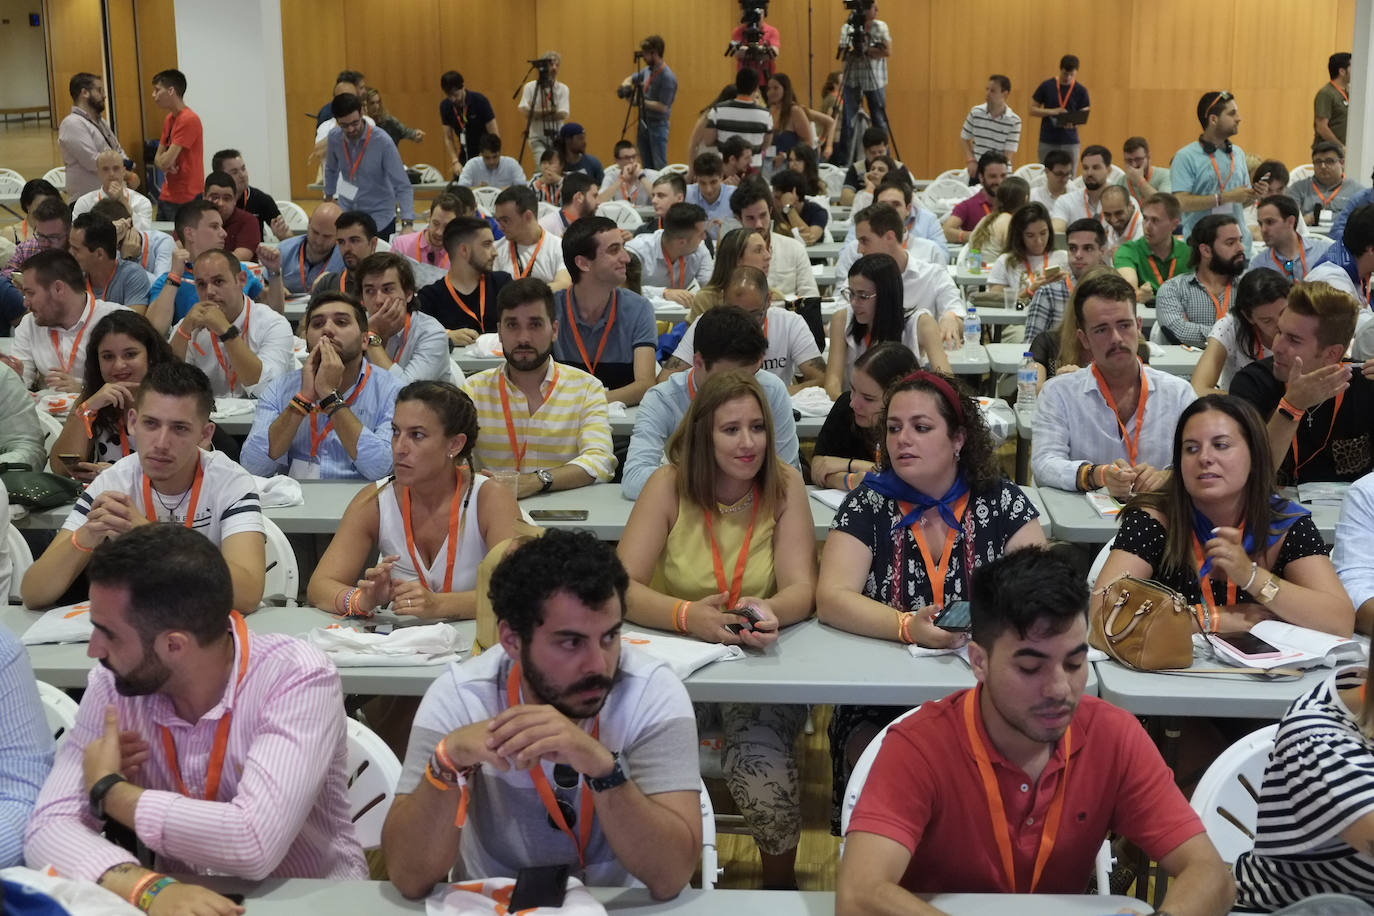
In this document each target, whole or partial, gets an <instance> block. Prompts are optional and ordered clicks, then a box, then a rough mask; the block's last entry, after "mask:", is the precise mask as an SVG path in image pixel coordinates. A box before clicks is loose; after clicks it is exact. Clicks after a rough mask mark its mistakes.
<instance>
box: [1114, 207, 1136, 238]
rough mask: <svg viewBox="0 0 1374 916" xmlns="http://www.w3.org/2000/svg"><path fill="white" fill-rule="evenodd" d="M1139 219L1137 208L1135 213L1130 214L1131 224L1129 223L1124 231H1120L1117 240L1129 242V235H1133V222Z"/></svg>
mask: <svg viewBox="0 0 1374 916" xmlns="http://www.w3.org/2000/svg"><path fill="white" fill-rule="evenodd" d="M1139 220H1140V211H1139V210H1137V211H1135V213H1133V214H1131V224H1130V225H1129V226H1127V227H1126V231H1125V232H1123V233H1121V238H1120V239H1119V240H1118V241H1122V242H1129V241H1130V240H1131V236H1133V235H1135V224H1136V223H1137V222H1138V221H1139Z"/></svg>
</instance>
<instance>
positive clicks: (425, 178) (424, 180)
mask: <svg viewBox="0 0 1374 916" xmlns="http://www.w3.org/2000/svg"><path fill="white" fill-rule="evenodd" d="M408 168H412V169H414V170H415V171H417V172H419V173H420V183H421V184H443V183H444V176H443V175H442V174H441V173H440V172H439V170H438V169H436V168H435V167H434V166H432V165H430V164H429V163H428V162H417V163H415V164H414V165H412V166H408Z"/></svg>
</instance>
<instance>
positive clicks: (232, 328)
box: [219, 324, 241, 343]
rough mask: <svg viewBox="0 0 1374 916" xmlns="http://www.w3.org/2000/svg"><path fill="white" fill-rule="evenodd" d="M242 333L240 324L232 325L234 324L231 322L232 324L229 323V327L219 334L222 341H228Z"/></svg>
mask: <svg viewBox="0 0 1374 916" xmlns="http://www.w3.org/2000/svg"><path fill="white" fill-rule="evenodd" d="M240 333H241V332H240V331H239V329H238V326H237V325H232V324H231V325H229V328H228V329H227V330H226V331H225V332H224V333H223V334H221V335H219V339H220V342H221V343H228V342H229V341H231V340H233V339H234V338H235V337H238V336H239V334H240Z"/></svg>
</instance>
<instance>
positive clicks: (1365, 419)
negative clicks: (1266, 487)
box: [1231, 356, 1374, 486]
mask: <svg viewBox="0 0 1374 916" xmlns="http://www.w3.org/2000/svg"><path fill="white" fill-rule="evenodd" d="M1285 388H1286V386H1285V385H1284V383H1283V382H1280V381H1279V380H1278V379H1276V378H1274V357H1272V356H1267V357H1265V358H1264V359H1262V360H1259V361H1257V362H1253V363H1251V364H1250V365H1248V366H1246V367H1245V368H1244V369H1242V370H1240V371H1239V372H1237V373H1236V375H1235V377H1234V378H1233V379H1231V394H1233V395H1235V396H1236V397H1238V398H1244V399H1245V400H1247V401H1249V402H1250V403H1251V404H1253V405H1255V408H1256V409H1257V410H1258V411H1259V412H1260V416H1262V417H1264V419H1265V421H1266V422H1267V421H1268V419H1269V417H1270V416H1271V415H1272V414H1273V413H1274V409H1275V408H1276V407H1278V406H1279V399H1280V398H1282V397H1283V393H1284V390H1285ZM1339 400H1340V410H1339V411H1336V401H1337V398H1330V399H1329V400H1327V401H1325V402H1323V403H1321V404H1318V405H1317V406H1316V407H1314V408H1313V409H1311V410H1309V411H1308V412H1307V414H1306V415H1305V416H1304V417H1303V418H1302V419H1301V420H1299V421H1298V431H1297V433H1296V434H1295V436H1294V438H1295V439H1296V440H1297V445H1298V458H1299V460H1300V461H1301V462H1302V464H1301V467H1300V468H1298V470H1297V471H1296V472H1295V471H1294V459H1293V450H1292V449H1291V448H1290V449H1289V451H1288V455H1287V456H1285V457H1284V459H1283V464H1282V465H1281V466H1280V467H1279V485H1280V486H1291V485H1293V484H1297V483H1304V482H1308V481H1314V480H1340V481H1347V482H1352V481H1355V480H1358V479H1359V478H1360V477H1362V476H1364V475H1365V474H1367V473H1368V472H1369V471H1370V470H1374V448H1371V441H1374V436H1372V435H1371V434H1372V433H1374V382H1371V381H1370V380H1369V379H1367V378H1365V377H1364V375H1363V374H1362V373H1360V372H1359V371H1358V369H1357V370H1356V371H1355V372H1352V373H1351V375H1350V387H1349V388H1347V389H1346V390H1345V392H1344V396H1343V397H1341V398H1339ZM1333 413H1334V417H1333Z"/></svg>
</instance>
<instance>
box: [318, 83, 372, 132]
mask: <svg viewBox="0 0 1374 916" xmlns="http://www.w3.org/2000/svg"><path fill="white" fill-rule="evenodd" d="M366 91H367V77H365V76H364V75H363V74H362V72H361V71H358V70H340V71H339V75H338V76H336V77H335V78H334V92H333V94H332V95H330V97H329V98H330V101H328V102H325V103H324V105H322V106H321V107H320V110H319V113H318V114H316V115H315V127H316V128H317V129H319V130H324V127H325V125H326V124H327V123H328V122H329V121H332V120H333V119H334V103H333V100H334V99H336V98H338V97H339V96H341V95H343V94H344V93H349V94H351V95H356V96H361V95H362V94H363V93H364V92H366ZM330 129H331V130H332V129H333V126H332V125H330ZM328 133H329V132H328V131H327V130H326V131H325V135H326V136H328Z"/></svg>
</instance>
